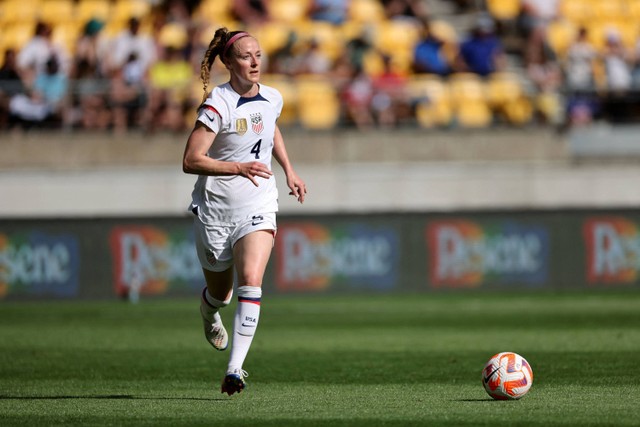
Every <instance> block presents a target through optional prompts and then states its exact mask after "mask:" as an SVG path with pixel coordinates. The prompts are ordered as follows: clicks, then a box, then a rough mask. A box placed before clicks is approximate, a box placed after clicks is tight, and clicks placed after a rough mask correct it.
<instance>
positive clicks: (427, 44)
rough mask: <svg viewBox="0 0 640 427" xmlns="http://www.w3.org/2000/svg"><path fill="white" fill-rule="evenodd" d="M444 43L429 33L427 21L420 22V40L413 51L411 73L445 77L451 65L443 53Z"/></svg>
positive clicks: (449, 71) (432, 33)
mask: <svg viewBox="0 0 640 427" xmlns="http://www.w3.org/2000/svg"><path fill="white" fill-rule="evenodd" d="M443 46H444V41H443V40H441V39H440V38H439V37H438V35H437V34H435V33H434V32H433V31H431V28H430V26H429V21H428V20H423V21H422V39H421V40H420V42H418V44H417V45H416V47H415V49H414V51H413V71H414V72H415V73H429V74H437V75H440V76H446V75H448V74H450V73H451V72H452V68H451V64H449V61H448V60H447V58H446V57H445V55H444V52H443Z"/></svg>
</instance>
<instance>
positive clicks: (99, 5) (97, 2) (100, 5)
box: [76, 0, 111, 23]
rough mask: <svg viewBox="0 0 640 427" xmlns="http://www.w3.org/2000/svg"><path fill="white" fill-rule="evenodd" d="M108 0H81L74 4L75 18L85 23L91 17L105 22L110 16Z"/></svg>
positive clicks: (109, 2)
mask: <svg viewBox="0 0 640 427" xmlns="http://www.w3.org/2000/svg"><path fill="white" fill-rule="evenodd" d="M110 13H111V1H110V0H82V1H80V2H78V3H77V5H76V19H77V20H78V21H80V22H82V23H85V22H87V21H89V20H91V19H99V20H101V21H103V22H106V21H108V20H109V18H110Z"/></svg>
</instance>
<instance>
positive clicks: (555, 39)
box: [546, 19, 578, 58]
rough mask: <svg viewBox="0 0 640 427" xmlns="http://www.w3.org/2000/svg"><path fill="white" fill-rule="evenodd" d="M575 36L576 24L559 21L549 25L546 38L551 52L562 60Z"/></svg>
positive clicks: (564, 20) (576, 31)
mask: <svg viewBox="0 0 640 427" xmlns="http://www.w3.org/2000/svg"><path fill="white" fill-rule="evenodd" d="M577 34H578V27H577V26H576V24H574V23H573V22H571V21H569V20H566V19H559V20H556V21H553V22H551V23H549V25H548V26H547V35H546V38H547V41H548V42H549V45H550V46H551V48H552V49H553V51H554V52H555V53H556V54H557V55H558V56H559V57H561V58H562V57H564V56H565V54H566V53H567V49H568V48H569V46H571V44H572V43H573V42H574V40H575V39H576V36H577Z"/></svg>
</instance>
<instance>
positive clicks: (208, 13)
mask: <svg viewBox="0 0 640 427" xmlns="http://www.w3.org/2000/svg"><path fill="white" fill-rule="evenodd" d="M232 1H233V0H203V1H202V2H201V3H200V4H199V5H198V7H197V9H196V10H195V12H194V13H193V16H194V17H195V18H196V19H201V20H204V21H206V22H213V23H215V25H216V27H217V26H219V25H227V23H228V22H231V21H232V20H233V19H232V17H231V2H232ZM229 28H232V27H229Z"/></svg>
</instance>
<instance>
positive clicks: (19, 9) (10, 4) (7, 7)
mask: <svg viewBox="0 0 640 427" xmlns="http://www.w3.org/2000/svg"><path fill="white" fill-rule="evenodd" d="M39 10H40V1H39V0H4V1H2V2H0V23H8V24H12V23H29V24H31V23H34V22H35V20H36V19H37V18H38V13H39ZM3 37H5V36H4V35H3Z"/></svg>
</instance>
